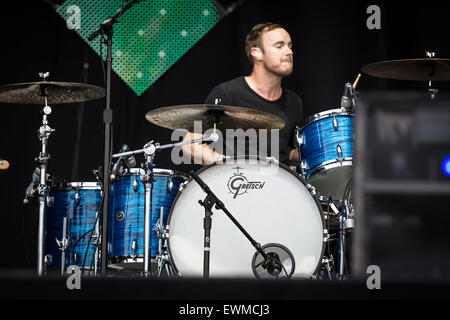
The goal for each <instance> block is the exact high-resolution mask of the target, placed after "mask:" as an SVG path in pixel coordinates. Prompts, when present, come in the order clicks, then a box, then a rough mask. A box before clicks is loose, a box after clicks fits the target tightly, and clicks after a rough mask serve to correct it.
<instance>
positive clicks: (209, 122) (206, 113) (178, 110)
mask: <svg viewBox="0 0 450 320" xmlns="http://www.w3.org/2000/svg"><path fill="white" fill-rule="evenodd" d="M145 118H146V119H147V120H148V121H150V122H152V123H154V124H156V125H158V126H161V127H164V128H167V129H172V130H176V129H186V130H188V131H189V132H194V121H201V122H202V129H203V130H206V129H210V128H213V127H214V124H216V127H217V129H219V130H223V129H239V128H240V129H243V130H247V129H250V128H253V129H281V128H283V127H284V126H285V123H284V121H283V120H282V119H281V118H279V117H277V116H275V115H273V114H270V113H267V112H263V111H259V110H255V109H250V108H243V107H235V106H225V105H214V104H197V105H179V106H171V107H163V108H159V109H155V110H152V111H149V112H147V114H146V115H145Z"/></svg>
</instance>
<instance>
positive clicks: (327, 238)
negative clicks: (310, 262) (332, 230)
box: [323, 229, 330, 242]
mask: <svg viewBox="0 0 450 320" xmlns="http://www.w3.org/2000/svg"><path fill="white" fill-rule="evenodd" d="M328 240H330V234H329V233H328V229H323V242H328Z"/></svg>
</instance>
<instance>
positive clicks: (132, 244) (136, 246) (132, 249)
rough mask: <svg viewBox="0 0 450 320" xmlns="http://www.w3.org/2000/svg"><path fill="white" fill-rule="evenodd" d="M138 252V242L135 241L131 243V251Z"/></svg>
mask: <svg viewBox="0 0 450 320" xmlns="http://www.w3.org/2000/svg"><path fill="white" fill-rule="evenodd" d="M137 250H138V245H137V241H136V239H134V240H133V242H131V251H133V252H134V253H136V252H137Z"/></svg>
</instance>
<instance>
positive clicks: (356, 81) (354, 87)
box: [353, 73, 361, 89]
mask: <svg viewBox="0 0 450 320" xmlns="http://www.w3.org/2000/svg"><path fill="white" fill-rule="evenodd" d="M359 78H361V73H358V76H357V77H356V80H355V82H353V89H356V86H357V85H358V81H359Z"/></svg>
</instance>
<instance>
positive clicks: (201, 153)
mask: <svg viewBox="0 0 450 320" xmlns="http://www.w3.org/2000/svg"><path fill="white" fill-rule="evenodd" d="M204 137H205V136H204V135H203V134H201V133H191V132H188V133H187V134H186V135H185V136H184V139H183V141H191V140H194V139H202V138H204ZM181 150H182V151H183V153H184V154H186V155H189V156H190V157H191V159H193V160H194V164H202V165H207V164H210V163H213V162H215V161H216V160H218V159H220V158H222V157H224V155H223V154H220V153H218V152H216V151H214V150H213V149H211V148H210V147H209V146H208V145H207V144H206V143H204V144H200V143H193V144H186V145H183V146H182V147H181Z"/></svg>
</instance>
